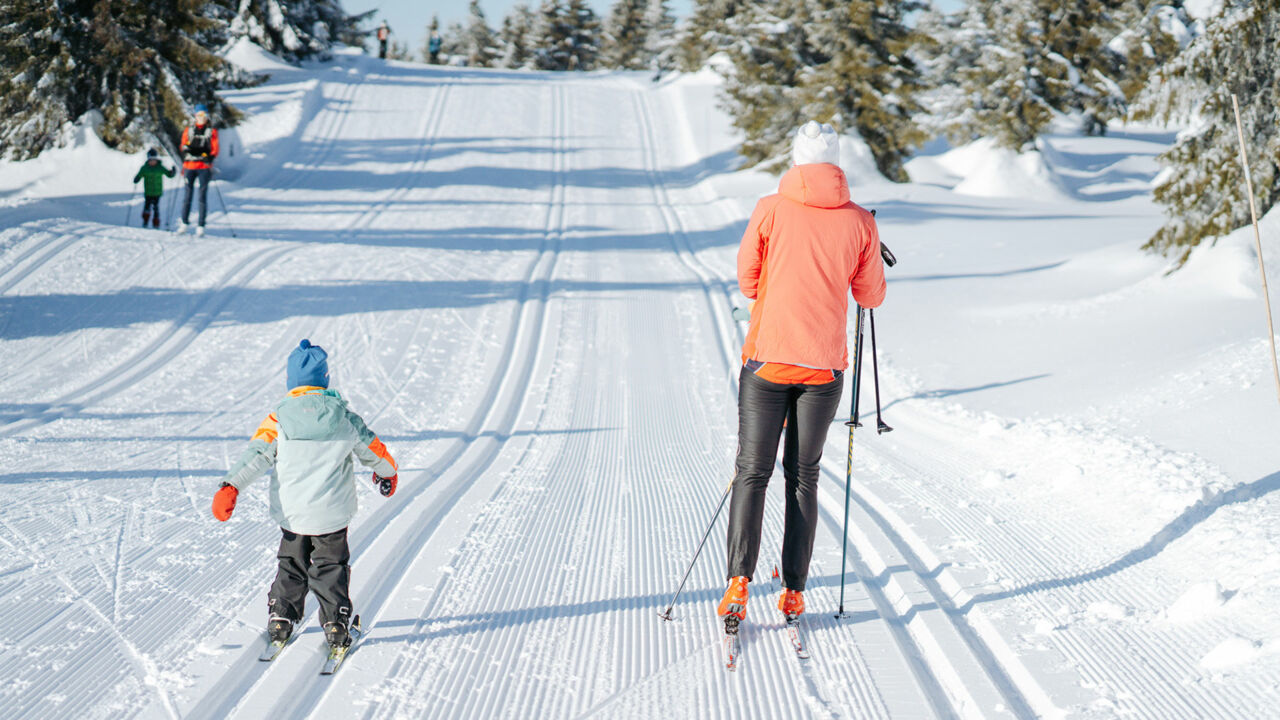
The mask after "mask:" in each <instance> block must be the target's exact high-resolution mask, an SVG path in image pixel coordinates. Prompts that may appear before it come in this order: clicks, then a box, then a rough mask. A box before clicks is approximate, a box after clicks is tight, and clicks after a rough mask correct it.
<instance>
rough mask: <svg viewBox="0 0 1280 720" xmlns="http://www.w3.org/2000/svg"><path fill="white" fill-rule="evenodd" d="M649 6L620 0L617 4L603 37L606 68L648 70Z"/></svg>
mask: <svg viewBox="0 0 1280 720" xmlns="http://www.w3.org/2000/svg"><path fill="white" fill-rule="evenodd" d="M648 4H649V3H648V0H618V1H617V2H615V3H614V4H613V7H612V8H610V10H609V16H608V17H607V18H606V19H605V21H604V26H603V32H602V33H601V47H600V62H601V64H602V65H604V66H605V67H610V68H617V69H620V70H642V69H644V68H645V67H647V66H648V59H647V58H646V57H645V43H646V40H647V39H648V38H647V34H648V33H647V30H648V29H647V28H646V26H645V12H646V9H647V7H648Z"/></svg>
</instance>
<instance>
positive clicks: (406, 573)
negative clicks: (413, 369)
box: [296, 83, 569, 717]
mask: <svg viewBox="0 0 1280 720" xmlns="http://www.w3.org/2000/svg"><path fill="white" fill-rule="evenodd" d="M552 92H553V95H554V99H553V102H552V103H551V106H552V130H551V135H552V137H553V138H554V143H555V146H554V149H553V159H552V163H553V166H552V171H553V176H554V178H555V179H554V181H553V186H552V195H551V200H550V202H549V203H548V214H547V220H546V225H545V228H546V229H545V231H544V233H543V243H542V247H541V248H540V255H541V254H544V253H546V252H547V246H548V245H553V246H554V249H553V250H552V251H551V252H552V255H551V261H550V263H549V264H548V266H547V270H546V272H545V273H544V276H543V277H542V278H541V279H540V280H538V281H537V282H540V283H541V285H542V287H541V292H540V297H539V298H538V299H537V302H538V304H539V307H538V309H537V311H536V313H537V314H536V318H535V319H536V328H537V330H536V331H537V335H538V337H537V340H536V343H537V344H536V346H535V348H534V352H531V353H526V355H525V364H524V366H523V367H522V368H521V378H520V379H519V381H518V382H516V383H515V384H514V385H513V387H528V386H529V384H530V379H531V378H532V375H533V373H534V371H535V368H536V366H537V365H538V364H539V363H541V362H544V358H543V357H542V356H543V353H542V352H541V349H542V348H543V347H544V345H545V344H546V333H547V327H548V326H547V325H546V315H547V312H548V310H549V300H550V296H549V291H550V288H549V282H550V280H551V279H552V278H553V276H554V274H555V269H556V266H557V263H558V260H559V257H560V246H561V240H562V238H563V235H564V233H565V230H566V226H565V217H566V212H565V211H566V183H565V176H566V173H567V158H568V154H567V152H566V140H567V137H568V129H567V120H568V118H569V111H568V94H567V93H566V92H565V89H564V85H563V84H562V83H557V84H555V85H553V89H552ZM530 282H533V280H532V278H531V277H529V278H526V281H525V287H526V288H527V287H528V286H529V284H530ZM523 304H524V302H522V305H523ZM517 325H523V322H518V323H517ZM516 346H517V342H516V338H512V340H511V341H510V342H509V344H508V347H509V348H511V349H514V348H515V347H516ZM556 347H557V351H558V349H559V347H560V345H559V343H557V345H556ZM511 362H512V358H511V356H510V355H509V356H508V358H507V361H506V364H507V365H508V369H507V370H505V371H503V372H501V373H498V377H502V376H507V375H509V374H510V372H511V371H510V365H511ZM530 402H531V398H530V397H529V395H528V393H523V394H519V396H518V397H514V396H513V398H512V399H511V401H510V402H509V404H508V406H507V412H506V415H505V417H504V418H503V419H502V429H500V430H497V431H496V434H497V435H498V436H500V437H504V438H509V437H510V433H511V431H512V430H513V429H514V427H515V423H516V422H517V420H518V418H519V416H520V414H521V412H522V410H523V409H524V408H525V407H526V406H528V405H529V404H530ZM485 404H489V403H488V402H486V403H485ZM483 424H485V425H487V424H489V423H488V422H485V423H483ZM507 442H509V440H504V442H503V443H502V444H497V443H495V444H494V445H493V447H492V448H491V450H490V451H489V453H488V454H487V457H485V458H484V459H483V462H481V463H479V464H477V465H476V466H475V468H476V469H475V470H474V471H473V472H472V473H470V474H469V475H470V477H466V476H464V478H460V479H459V481H456V482H462V483H463V484H465V485H470V484H471V483H473V482H474V481H475V479H478V478H479V476H480V474H481V473H483V472H484V471H485V470H487V469H488V467H489V466H490V465H491V464H492V463H493V462H494V461H495V460H496V459H497V457H498V456H499V455H500V454H501V452H502V450H503V449H505V447H506V445H507ZM527 449H528V446H526V448H525V451H524V452H523V453H522V455H521V458H523V457H525V455H526V454H527ZM519 464H520V461H519V460H517V462H516V463H515V465H514V466H516V467H518V466H519ZM502 484H504V483H500V484H499V486H498V487H497V488H495V489H494V490H493V492H492V493H489V495H492V494H493V493H496V492H497V491H498V490H499V489H500V488H501V485H502ZM456 494H460V493H455V495H456ZM455 503H456V500H455V499H453V498H451V500H450V502H449V503H448V507H446V508H443V509H441V511H440V512H439V513H437V515H436V517H435V518H433V521H432V523H431V525H432V530H434V526H436V525H438V524H439V523H440V522H441V521H442V520H443V519H444V515H445V514H446V512H447V511H448V509H450V508H452V507H453V506H454V504H455ZM473 524H474V521H473ZM430 539H431V538H430V537H429V536H427V535H424V536H423V537H422V538H421V543H415V547H417V548H425V546H426V544H427V543H428V542H429V541H430ZM464 542H465V540H464ZM430 561H431V560H430V559H428V558H426V557H423V556H422V554H421V551H420V552H419V557H415V558H411V559H410V561H409V562H408V563H405V566H404V567H403V568H402V571H401V573H400V574H399V575H397V578H398V579H397V580H396V587H395V588H394V589H393V590H391V591H390V592H388V593H387V594H386V596H387V597H388V598H390V597H393V596H395V595H397V594H399V593H400V592H401V591H402V590H401V588H402V587H403V586H404V585H405V584H406V583H407V582H408V578H411V577H412V578H419V577H421V575H419V574H418V573H415V572H414V571H413V570H414V569H415V565H417V564H418V563H422V562H430ZM448 585H449V582H448V580H444V581H442V582H440V583H439V584H438V585H437V587H436V589H435V591H434V592H433V593H432V596H431V598H430V600H428V602H427V604H426V606H425V609H424V611H423V612H421V613H420V614H419V615H418V620H417V621H416V623H415V625H414V626H413V628H412V630H411V632H415V633H416V632H421V630H422V627H423V626H424V625H426V624H427V623H429V618H430V617H431V614H432V610H433V609H434V607H435V606H436V605H437V604H438V602H439V600H440V598H441V597H442V596H443V595H444V594H445V592H446V590H447V588H448ZM430 645H432V643H424V646H423V648H422V650H417V651H415V650H414V649H412V648H405V649H403V650H401V652H400V653H398V654H397V655H396V657H395V659H394V660H393V661H392V667H391V669H390V670H389V671H388V672H387V673H386V674H387V675H388V676H390V677H401V676H403V675H405V674H406V666H407V667H410V668H411V667H413V665H415V664H416V662H417V660H418V659H419V658H420V657H421V656H422V655H423V654H424V653H423V650H427V649H430V648H429V647H428V646H430ZM322 700H323V698H322V699H321V701H322ZM319 705H320V701H318V702H317V703H315V705H314V706H313V707H318V706H319ZM381 709H383V708H382V706H376V705H375V706H373V707H371V708H369V709H368V710H367V711H366V713H365V716H366V717H374V716H376V715H377V714H378V711H379V710H381ZM393 710H394V703H393V704H392V708H391V709H390V710H388V712H391V711H393ZM303 716H304V715H303V714H302V713H298V714H297V715H296V717H303Z"/></svg>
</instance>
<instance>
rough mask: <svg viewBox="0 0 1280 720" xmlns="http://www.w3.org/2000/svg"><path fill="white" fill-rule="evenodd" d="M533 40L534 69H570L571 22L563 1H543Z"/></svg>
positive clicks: (537, 16)
mask: <svg viewBox="0 0 1280 720" xmlns="http://www.w3.org/2000/svg"><path fill="white" fill-rule="evenodd" d="M532 38H533V57H534V67H536V68H538V69H539V70H567V69H568V68H569V46H568V38H569V22H568V17H567V10H566V8H565V6H564V2H563V0H542V5H540V6H539V7H538V11H537V14H536V15H535V16H534V23H533V32H532Z"/></svg>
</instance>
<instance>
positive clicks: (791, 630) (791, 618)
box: [787, 615, 809, 660]
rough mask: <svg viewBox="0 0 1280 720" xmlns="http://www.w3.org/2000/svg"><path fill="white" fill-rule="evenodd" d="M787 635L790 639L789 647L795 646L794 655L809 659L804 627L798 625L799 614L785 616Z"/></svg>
mask: <svg viewBox="0 0 1280 720" xmlns="http://www.w3.org/2000/svg"><path fill="white" fill-rule="evenodd" d="M787 637H788V638H790V639H791V647H793V648H795V651H796V657H798V658H800V659H801V660H808V659H809V642H808V640H807V639H806V638H805V634H804V628H803V627H801V625H800V616H798V615H788V616H787Z"/></svg>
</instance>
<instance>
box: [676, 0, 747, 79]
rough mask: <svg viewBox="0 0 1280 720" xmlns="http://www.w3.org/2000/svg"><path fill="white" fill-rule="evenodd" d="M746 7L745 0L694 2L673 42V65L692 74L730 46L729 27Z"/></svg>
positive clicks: (697, 0) (700, 0)
mask: <svg viewBox="0 0 1280 720" xmlns="http://www.w3.org/2000/svg"><path fill="white" fill-rule="evenodd" d="M747 4H748V3H747V2H745V0H695V2H694V5H693V13H692V14H691V15H690V17H689V19H688V20H687V21H686V22H685V23H684V24H683V25H682V26H681V28H680V31H679V34H678V38H677V40H676V46H675V48H674V51H673V52H674V54H675V60H676V65H677V66H678V67H679V68H680V69H681V70H683V71H685V72H694V71H696V70H698V69H699V68H701V67H702V65H703V64H704V63H706V61H707V58H709V57H711V56H712V55H714V54H715V53H717V52H720V51H721V50H726V49H728V48H729V47H730V46H731V45H733V44H734V43H735V38H734V36H733V32H732V30H731V29H730V27H731V24H732V22H733V19H734V16H735V15H737V14H738V13H739V12H740V11H742V10H743V9H745V7H746V5H747Z"/></svg>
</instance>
